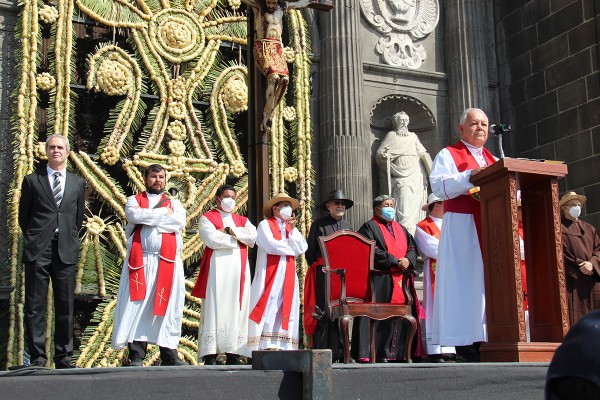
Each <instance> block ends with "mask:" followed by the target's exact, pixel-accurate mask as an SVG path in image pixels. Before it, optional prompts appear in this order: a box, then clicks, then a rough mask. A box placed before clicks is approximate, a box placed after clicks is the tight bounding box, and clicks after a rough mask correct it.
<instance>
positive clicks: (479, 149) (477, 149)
mask: <svg viewBox="0 0 600 400" xmlns="http://www.w3.org/2000/svg"><path fill="white" fill-rule="evenodd" d="M460 141H461V142H463V144H464V145H465V146H467V149H469V150H471V152H473V151H477V152H481V151H482V149H483V146H481V147H476V146H473V145H472V144H470V143H467V142H465V141H464V140H462V139H460Z"/></svg>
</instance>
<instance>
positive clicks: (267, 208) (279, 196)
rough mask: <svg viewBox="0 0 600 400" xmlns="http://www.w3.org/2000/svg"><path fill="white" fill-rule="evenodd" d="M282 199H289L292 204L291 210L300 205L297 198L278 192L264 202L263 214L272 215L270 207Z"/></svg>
mask: <svg viewBox="0 0 600 400" xmlns="http://www.w3.org/2000/svg"><path fill="white" fill-rule="evenodd" d="M282 201H289V202H290V203H291V204H292V210H295V209H296V208H298V207H300V202H299V201H298V200H296V199H294V198H292V197H290V196H288V195H287V194H285V193H278V194H276V195H275V196H274V197H273V198H272V199H271V200H269V201H267V202H266V203H265V205H264V206H263V214H265V216H267V217H272V216H273V210H272V207H273V206H274V205H275V204H277V203H280V202H282Z"/></svg>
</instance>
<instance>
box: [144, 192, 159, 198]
mask: <svg viewBox="0 0 600 400" xmlns="http://www.w3.org/2000/svg"><path fill="white" fill-rule="evenodd" d="M146 195H147V196H148V197H156V196H162V193H159V194H156V193H150V192H148V191H146Z"/></svg>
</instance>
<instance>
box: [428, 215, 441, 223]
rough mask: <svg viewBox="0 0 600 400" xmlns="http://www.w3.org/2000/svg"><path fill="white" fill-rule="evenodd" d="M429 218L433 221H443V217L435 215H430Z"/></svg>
mask: <svg viewBox="0 0 600 400" xmlns="http://www.w3.org/2000/svg"><path fill="white" fill-rule="evenodd" d="M429 218H431V219H432V220H433V222H442V219H441V218H437V217H434V216H433V215H430V216H429Z"/></svg>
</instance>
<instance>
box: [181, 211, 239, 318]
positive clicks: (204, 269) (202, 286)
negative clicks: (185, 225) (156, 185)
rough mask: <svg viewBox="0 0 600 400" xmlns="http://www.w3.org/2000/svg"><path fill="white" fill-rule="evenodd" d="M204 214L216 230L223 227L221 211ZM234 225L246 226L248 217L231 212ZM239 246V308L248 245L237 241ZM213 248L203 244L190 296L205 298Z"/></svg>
mask: <svg viewBox="0 0 600 400" xmlns="http://www.w3.org/2000/svg"><path fill="white" fill-rule="evenodd" d="M204 216H205V217H206V218H207V219H208V220H209V221H210V222H211V223H212V224H213V225H214V226H215V228H216V229H217V230H220V229H223V217H221V213H220V212H219V211H218V210H216V209H212V210H210V211H209V212H207V213H205V214H204ZM231 217H232V218H233V222H234V223H235V226H236V227H238V228H241V227H243V226H246V222H247V221H248V218H246V217H243V216H241V215H237V214H231ZM238 244H239V246H240V259H241V264H240V265H241V266H242V270H241V271H240V309H241V308H242V299H243V298H244V283H245V282H246V262H247V261H248V246H246V245H245V244H243V243H241V242H238ZM212 254H213V249H211V248H210V247H208V246H204V253H202V259H201V260H200V271H199V272H198V279H196V284H195V285H194V289H193V290H192V296H194V297H198V298H200V299H204V298H206V285H207V284H208V272H209V271H210V258H211V257H212Z"/></svg>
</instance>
